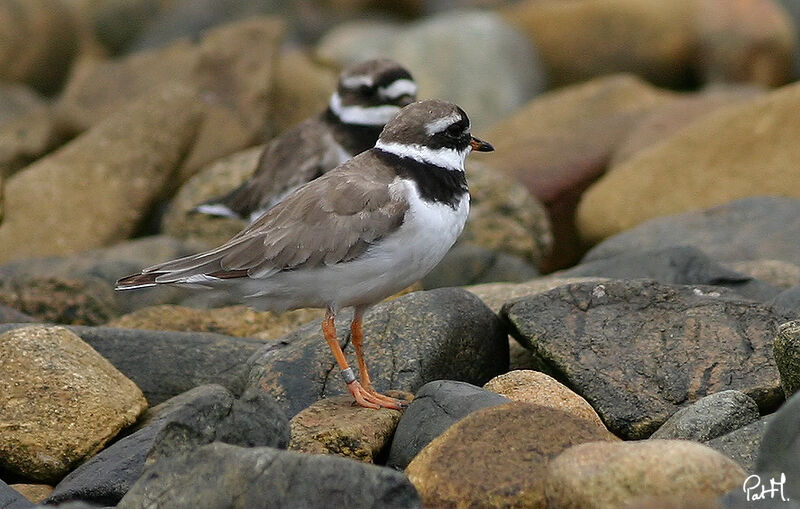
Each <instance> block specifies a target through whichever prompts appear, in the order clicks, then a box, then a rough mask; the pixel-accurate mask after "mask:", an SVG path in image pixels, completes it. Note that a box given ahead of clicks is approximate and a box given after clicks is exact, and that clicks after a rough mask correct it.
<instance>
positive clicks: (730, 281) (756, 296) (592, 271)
mask: <svg viewBox="0 0 800 509" xmlns="http://www.w3.org/2000/svg"><path fill="white" fill-rule="evenodd" d="M557 275H558V276H560V277H576V276H584V277H587V276H602V277H607V278H612V279H639V278H647V279H654V280H656V281H658V282H659V283H668V284H682V285H714V286H722V287H725V288H729V289H731V290H733V291H734V292H736V293H738V294H739V295H741V296H743V297H746V298H748V299H753V300H758V301H767V300H769V299H771V298H773V297H775V296H776V295H778V293H780V290H779V289H778V288H775V287H773V286H772V285H770V284H768V283H765V282H763V281H758V280H756V279H753V278H751V277H749V276H746V275H744V274H741V273H738V272H735V271H732V270H730V269H727V268H725V267H724V266H722V265H720V264H718V263H716V262H715V261H714V260H712V259H711V258H709V257H708V256H706V254H705V253H703V252H702V251H700V250H699V249H697V248H696V247H693V246H670V247H666V248H659V249H649V250H646V251H635V252H632V253H623V254H619V255H617V256H614V257H611V258H604V259H601V260H594V261H590V262H586V263H582V264H580V265H577V266H576V267H573V268H571V269H567V270H564V271H560V272H558V273H557Z"/></svg>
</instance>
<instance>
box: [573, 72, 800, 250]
mask: <svg viewBox="0 0 800 509" xmlns="http://www.w3.org/2000/svg"><path fill="white" fill-rule="evenodd" d="M798 105H800V85H787V86H785V87H782V88H780V89H778V90H776V91H774V92H770V93H768V94H764V95H763V96H761V97H758V98H755V99H753V100H751V101H746V102H744V103H741V104H739V105H736V106H731V107H729V108H722V109H720V110H718V111H716V112H715V113H711V114H709V115H706V116H704V117H703V118H701V119H699V120H698V121H697V122H693V123H692V124H691V125H689V126H687V127H686V128H684V129H681V130H680V131H678V132H677V133H675V134H673V135H672V136H670V137H668V138H667V139H665V140H663V141H662V142H661V143H659V144H658V145H656V146H653V147H652V148H650V149H649V150H646V151H644V152H641V153H639V154H638V155H637V157H635V158H633V159H630V160H628V161H625V162H624V163H622V164H621V165H619V166H617V167H615V168H612V169H611V171H609V172H608V173H607V174H606V175H605V176H603V177H602V178H601V179H600V180H599V181H597V182H596V183H595V184H593V185H592V187H591V188H590V189H589V190H587V192H586V193H585V194H584V196H583V199H582V201H581V203H580V206H579V207H578V211H577V224H578V229H579V230H580V234H581V237H582V238H583V239H585V240H586V241H587V242H589V243H596V242H598V241H600V240H602V239H604V238H606V237H609V236H611V235H614V234H616V233H619V232H622V231H625V230H628V229H630V228H632V227H634V226H636V225H638V224H640V223H642V222H644V221H646V220H648V219H652V218H656V217H659V216H665V215H669V214H678V213H681V212H687V211H690V210H697V209H702V208H706V207H712V206H715V205H721V204H724V203H727V202H729V201H731V200H735V199H737V198H743V197H747V196H758V195H777V196H794V197H800V191H797V190H798V189H800V182H798V179H797V176H796V175H795V173H794V172H791V171H786V168H788V167H793V166H796V165H798V164H800V147H798V145H797V144H796V143H794V142H793V140H796V139H797V137H798V136H800V122H798V120H797V118H795V116H794V115H792V114H791V112H792V111H793V110H794V109H796V108H797V107H798ZM756 169H757V171H756ZM781 226H785V225H781Z"/></svg>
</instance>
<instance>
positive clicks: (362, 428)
mask: <svg viewBox="0 0 800 509" xmlns="http://www.w3.org/2000/svg"><path fill="white" fill-rule="evenodd" d="M392 392H393V395H394V396H395V397H400V398H403V396H407V397H406V398H403V399H408V400H410V399H411V394H407V393H398V392H394V391H392ZM402 415H403V413H402V412H400V411H398V410H389V409H388V408H382V409H380V410H373V409H371V408H364V407H360V406H357V405H353V398H351V397H350V396H337V397H334V398H327V399H323V400H320V401H317V402H316V403H313V404H312V405H311V406H310V407H308V408H306V409H305V410H303V411H301V412H300V413H298V414H297V415H295V416H294V417H293V418H292V421H291V429H292V439H291V442H290V443H289V449H290V450H293V451H298V452H305V453H311V454H333V455H336V456H343V457H345V458H352V459H355V460H359V461H363V462H365V463H375V462H376V461H375V459H376V457H378V456H381V455H382V454H383V453H384V452H385V451H386V450H387V449H388V446H389V441H390V440H391V438H392V435H393V434H394V430H395V428H396V427H397V423H398V422H399V421H400V417H401V416H402Z"/></svg>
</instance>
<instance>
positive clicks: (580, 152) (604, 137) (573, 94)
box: [476, 2, 671, 271]
mask: <svg viewBox="0 0 800 509" xmlns="http://www.w3.org/2000/svg"><path fill="white" fill-rule="evenodd" d="M547 3H553V2H547ZM561 3H563V2H561ZM670 97H671V95H670V94H668V93H666V92H663V91H660V90H658V89H656V88H654V87H653V86H651V85H648V84H647V83H645V82H644V81H642V80H640V79H638V78H636V77H633V76H628V75H614V76H608V77H603V78H597V79H593V80H591V81H588V82H586V83H583V84H580V85H575V86H570V87H565V88H563V89H559V90H555V91H551V92H548V93H546V94H543V95H541V96H539V97H537V98H536V99H534V100H532V101H530V102H529V103H527V104H526V105H524V106H523V107H521V108H520V109H519V110H518V111H517V112H515V113H514V114H512V115H510V116H508V117H506V118H504V119H503V120H502V121H500V122H498V123H496V124H495V125H494V126H493V127H492V128H491V129H489V130H488V131H487V132H486V133H485V134H484V133H477V132H476V134H478V135H479V136H482V137H483V138H485V139H487V140H490V141H491V143H492V144H493V145H494V147H495V149H496V152H495V153H494V154H492V159H491V165H492V167H493V168H497V169H498V170H500V171H502V172H504V173H505V174H506V175H508V176H510V177H512V178H514V179H516V180H517V181H519V183H521V184H522V185H524V186H525V187H526V188H527V189H528V190H529V191H530V192H531V194H532V195H533V196H535V197H536V198H537V199H539V201H541V202H542V204H544V206H545V208H546V209H547V212H548V214H549V217H550V221H551V224H552V231H553V238H554V250H553V252H552V253H551V256H550V257H548V262H547V263H546V264H545V266H544V267H543V270H545V271H550V270H553V269H558V268H563V267H567V266H570V265H572V264H573V263H574V262H575V261H577V259H578V257H579V256H580V254H581V253H582V252H583V248H582V247H581V246H580V245H579V242H578V236H577V232H576V229H575V224H574V214H575V208H576V206H577V204H578V201H579V200H580V196H581V194H582V193H583V191H584V190H585V189H586V188H587V187H588V186H589V185H590V184H591V183H592V182H594V181H595V180H596V179H597V178H598V177H600V175H602V173H603V172H604V171H605V168H606V164H607V161H608V159H609V158H610V157H611V154H612V153H613V150H614V148H615V147H616V146H617V145H618V144H619V143H620V142H622V140H624V139H625V137H626V136H627V134H628V133H629V132H630V130H631V128H633V126H634V125H635V124H636V123H637V122H638V121H639V119H640V118H642V116H643V115H645V114H647V112H648V111H649V110H650V109H651V108H654V107H656V106H658V105H659V104H662V103H664V102H665V101H668V100H669V99H670Z"/></svg>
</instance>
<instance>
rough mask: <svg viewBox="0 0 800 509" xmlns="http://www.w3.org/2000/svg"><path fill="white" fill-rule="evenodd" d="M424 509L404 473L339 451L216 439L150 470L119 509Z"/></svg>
mask: <svg viewBox="0 0 800 509" xmlns="http://www.w3.org/2000/svg"><path fill="white" fill-rule="evenodd" d="M265 500H268V501H269V503H270V504H271V505H274V506H275V507H292V506H293V507H304V508H308V509H315V508H323V507H348V508H352V509H358V508H373V507H381V508H387V509H410V508H420V507H421V504H420V501H419V495H417V493H416V491H415V490H414V487H413V486H412V485H411V483H409V482H408V479H407V478H406V477H405V475H403V474H402V473H400V472H395V471H393V470H391V469H388V468H383V467H377V466H374V465H366V464H363V463H360V462H357V461H353V460H349V459H345V458H337V457H334V456H323V455H309V454H300V453H296V452H292V451H281V450H277V449H272V448H268V447H253V448H241V447H236V446H233V445H228V444H221V443H213V444H209V445H205V446H203V447H201V448H199V449H196V450H194V451H191V452H189V453H187V454H184V455H180V456H175V457H170V458H166V459H164V460H161V461H158V462H156V463H154V464H153V465H152V466H151V467H150V468H148V469H147V470H146V471H145V473H144V475H143V476H142V477H141V478H140V479H139V481H138V482H137V483H136V484H135V485H134V486H133V488H131V490H130V491H129V492H128V494H127V495H125V497H124V498H123V499H122V501H120V503H119V505H118V506H117V507H118V509H134V508H139V507H142V506H143V505H145V503H148V504H149V503H153V504H157V505H159V506H162V507H171V508H173V509H184V508H196V507H233V506H234V505H236V506H239V505H241V506H242V507H257V506H263V504H264V501H265Z"/></svg>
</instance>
